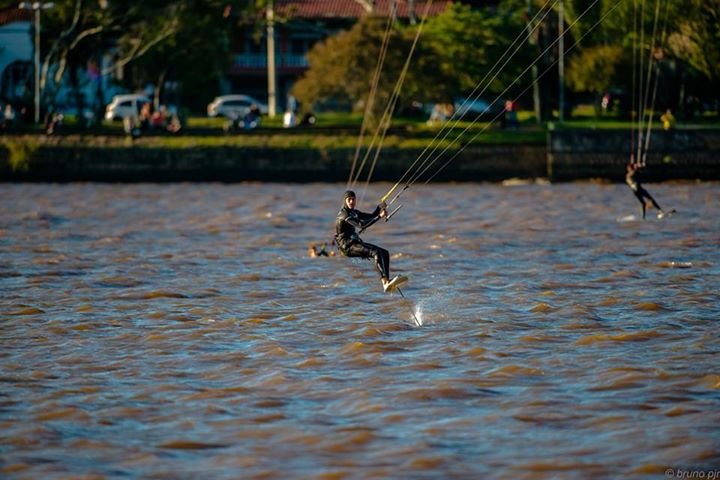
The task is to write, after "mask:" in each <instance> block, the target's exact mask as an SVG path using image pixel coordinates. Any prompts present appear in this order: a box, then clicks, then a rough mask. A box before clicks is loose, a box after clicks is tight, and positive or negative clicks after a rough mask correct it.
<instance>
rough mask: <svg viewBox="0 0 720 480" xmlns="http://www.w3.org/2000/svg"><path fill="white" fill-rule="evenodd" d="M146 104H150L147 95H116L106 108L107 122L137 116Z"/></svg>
mask: <svg viewBox="0 0 720 480" xmlns="http://www.w3.org/2000/svg"><path fill="white" fill-rule="evenodd" d="M145 103H150V99H149V98H148V97H147V96H146V95H142V94H137V93H132V94H128V95H115V96H114V97H113V99H112V101H111V102H110V103H109V104H108V105H107V107H105V120H122V119H123V118H125V117H132V116H136V115H138V114H139V113H140V108H141V107H142V106H143V104H145Z"/></svg>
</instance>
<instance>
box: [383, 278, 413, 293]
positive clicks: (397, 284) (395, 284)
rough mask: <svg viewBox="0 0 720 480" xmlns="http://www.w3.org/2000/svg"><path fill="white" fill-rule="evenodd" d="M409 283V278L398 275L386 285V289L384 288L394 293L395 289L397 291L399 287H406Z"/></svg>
mask: <svg viewBox="0 0 720 480" xmlns="http://www.w3.org/2000/svg"><path fill="white" fill-rule="evenodd" d="M407 281H408V277H406V276H405V275H397V276H395V278H393V279H392V280H390V281H389V282H388V283H387V285H385V287H384V288H385V291H386V292H392V291H394V290H395V289H397V288H398V287H400V286H401V285H404V284H405V283H407Z"/></svg>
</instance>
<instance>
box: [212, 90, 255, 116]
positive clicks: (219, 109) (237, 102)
mask: <svg viewBox="0 0 720 480" xmlns="http://www.w3.org/2000/svg"><path fill="white" fill-rule="evenodd" d="M253 105H257V107H258V109H259V110H260V114H261V115H267V113H268V107H267V105H266V104H264V103H262V102H259V101H258V100H256V99H254V98H253V97H251V96H249V95H222V96H220V97H215V100H213V101H212V102H210V103H209V104H208V106H207V114H208V117H227V118H230V119H237V118H242V117H244V116H245V115H247V113H248V112H249V111H250V108H251V107H252V106H253Z"/></svg>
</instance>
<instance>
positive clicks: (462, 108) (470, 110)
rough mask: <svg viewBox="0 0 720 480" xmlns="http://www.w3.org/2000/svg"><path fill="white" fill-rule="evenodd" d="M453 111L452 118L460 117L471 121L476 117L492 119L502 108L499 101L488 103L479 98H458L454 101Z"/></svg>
mask: <svg viewBox="0 0 720 480" xmlns="http://www.w3.org/2000/svg"><path fill="white" fill-rule="evenodd" d="M454 106H455V112H454V114H453V118H455V119H458V118H462V119H463V120H466V121H468V122H471V121H473V120H475V119H477V118H481V119H489V120H491V119H493V118H494V117H495V116H497V115H499V114H500V112H502V110H503V105H502V102H501V101H499V100H498V101H495V103H494V104H492V105H491V104H490V103H488V102H487V101H485V100H483V99H481V98H460V99H458V100H456V101H455V105H454Z"/></svg>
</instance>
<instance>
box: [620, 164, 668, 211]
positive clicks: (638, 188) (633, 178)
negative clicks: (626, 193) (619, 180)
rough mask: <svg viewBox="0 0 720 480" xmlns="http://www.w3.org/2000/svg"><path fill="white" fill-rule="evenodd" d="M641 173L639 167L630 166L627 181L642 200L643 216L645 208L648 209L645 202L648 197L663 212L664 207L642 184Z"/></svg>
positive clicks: (626, 176) (626, 175)
mask: <svg viewBox="0 0 720 480" xmlns="http://www.w3.org/2000/svg"><path fill="white" fill-rule="evenodd" d="M639 177H640V175H639V172H638V170H637V169H633V168H630V169H628V170H627V172H626V174H625V183H627V185H628V187H630V190H632V191H633V193H634V194H635V196H636V197H637V199H638V200H640V204H641V205H642V216H643V218H645V210H647V205H646V204H645V199H646V198H647V199H648V200H650V202H651V203H652V205H653V207H655V208H657V209H658V211H659V212H662V211H663V210H662V208H660V205H658V203H657V202H656V201H655V199H654V198H653V197H652V195H650V194H649V193H648V191H647V190H645V189H644V188H643V186H642V185H641V184H640V178H639Z"/></svg>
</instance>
